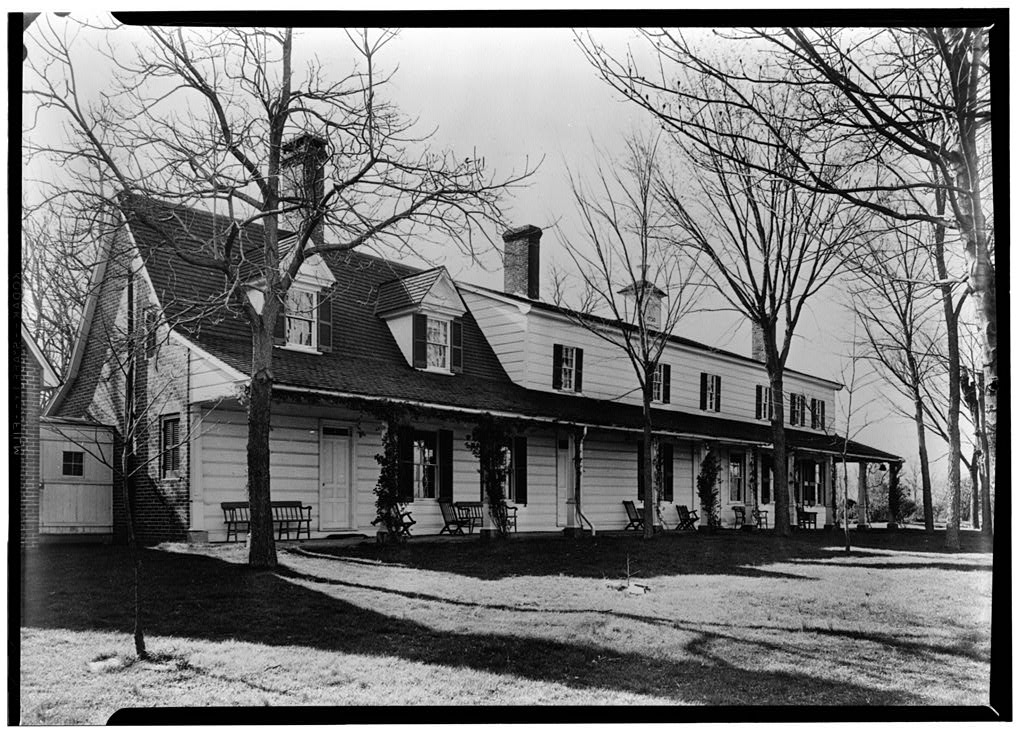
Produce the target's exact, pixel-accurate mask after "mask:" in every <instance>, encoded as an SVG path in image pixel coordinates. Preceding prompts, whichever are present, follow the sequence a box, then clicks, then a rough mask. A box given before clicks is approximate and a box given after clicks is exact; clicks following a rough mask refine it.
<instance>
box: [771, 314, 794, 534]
mask: <svg viewBox="0 0 1024 729" xmlns="http://www.w3.org/2000/svg"><path fill="white" fill-rule="evenodd" d="M774 340H775V332H774V331H773V332H771V333H770V337H769V335H768V334H767V333H766V335H765V355H766V356H765V359H766V362H765V366H766V368H767V370H768V379H769V381H770V383H771V398H772V402H773V403H774V404H773V405H772V407H773V412H772V419H771V422H772V461H773V469H772V472H773V474H774V478H775V487H774V491H775V533H776V534H778V535H779V536H783V537H788V536H789V534H790V532H791V529H790V524H789V474H788V470H789V469H788V465H789V464H788V462H787V459H786V425H785V420H784V418H785V406H784V405H783V402H784V400H783V397H782V365H781V363H780V362H779V357H778V352H777V350H776V348H775V345H774V344H773V343H774Z"/></svg>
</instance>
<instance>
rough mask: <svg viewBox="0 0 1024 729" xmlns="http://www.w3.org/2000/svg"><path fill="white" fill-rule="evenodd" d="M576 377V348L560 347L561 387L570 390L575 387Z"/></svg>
mask: <svg viewBox="0 0 1024 729" xmlns="http://www.w3.org/2000/svg"><path fill="white" fill-rule="evenodd" d="M575 377H576V348H575V347H562V389H563V390H572V389H574V388H575V386H576V383H575V381H574V380H575Z"/></svg>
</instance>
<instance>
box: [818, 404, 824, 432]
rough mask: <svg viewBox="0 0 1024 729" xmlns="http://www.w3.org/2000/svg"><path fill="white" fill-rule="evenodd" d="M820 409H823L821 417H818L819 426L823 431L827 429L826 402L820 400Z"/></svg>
mask: <svg viewBox="0 0 1024 729" xmlns="http://www.w3.org/2000/svg"><path fill="white" fill-rule="evenodd" d="M818 407H819V408H821V415H819V416H818V426H819V427H820V428H821V429H822V430H824V429H825V401H824V400H818Z"/></svg>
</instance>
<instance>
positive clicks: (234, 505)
mask: <svg viewBox="0 0 1024 729" xmlns="http://www.w3.org/2000/svg"><path fill="white" fill-rule="evenodd" d="M220 508H221V510H222V511H223V512H224V523H225V524H227V526H228V535H227V537H226V538H225V539H224V541H225V542H227V541H229V540H230V539H231V537H232V536H233V537H234V538H235V541H236V542H237V541H238V535H239V534H240V533H242V531H241V530H242V527H243V526H244V527H245V533H246V534H248V533H249V502H248V501H222V502H221V504H220Z"/></svg>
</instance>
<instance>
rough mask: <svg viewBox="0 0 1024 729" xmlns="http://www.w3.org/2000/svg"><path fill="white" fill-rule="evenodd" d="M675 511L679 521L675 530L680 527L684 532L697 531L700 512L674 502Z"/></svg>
mask: <svg viewBox="0 0 1024 729" xmlns="http://www.w3.org/2000/svg"><path fill="white" fill-rule="evenodd" d="M676 513H677V514H678V515H679V523H678V524H677V525H676V530H680V529H681V530H682V531H684V532H685V531H691V532H695V531H697V528H696V526H697V524H699V523H700V514H698V513H697V512H696V511H694V510H693V509H688V508H686V507H685V506H682V505H680V504H676Z"/></svg>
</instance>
